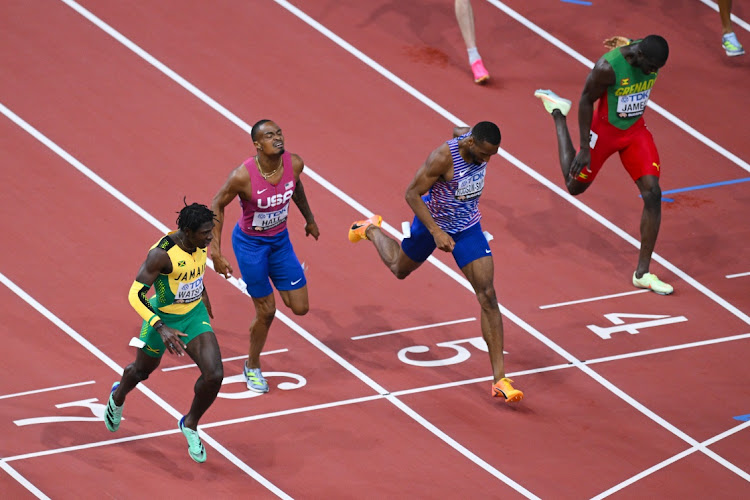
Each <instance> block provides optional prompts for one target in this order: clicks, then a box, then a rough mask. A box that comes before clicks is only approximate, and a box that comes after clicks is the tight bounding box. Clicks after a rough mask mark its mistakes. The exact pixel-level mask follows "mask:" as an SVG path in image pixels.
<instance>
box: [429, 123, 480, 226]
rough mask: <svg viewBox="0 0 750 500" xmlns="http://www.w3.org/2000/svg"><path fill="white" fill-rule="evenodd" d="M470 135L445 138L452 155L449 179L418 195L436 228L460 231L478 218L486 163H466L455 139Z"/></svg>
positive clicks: (474, 222)
mask: <svg viewBox="0 0 750 500" xmlns="http://www.w3.org/2000/svg"><path fill="white" fill-rule="evenodd" d="M470 134H471V132H468V133H466V134H464V135H462V136H461V137H457V138H455V139H451V140H450V141H447V144H448V147H449V148H450V151H451V157H453V179H451V180H450V181H448V182H445V181H441V180H439V181H437V182H436V183H435V184H433V186H432V187H431V188H430V191H429V192H428V193H427V194H425V195H424V196H423V197H422V199H423V200H424V202H425V204H426V205H427V208H428V209H429V211H430V215H432V218H433V219H435V222H436V223H437V225H438V227H439V228H440V229H442V230H443V231H445V232H446V233H450V234H454V233H457V232H459V231H464V230H466V229H468V228H470V227H471V226H473V225H474V224H476V223H477V222H479V219H481V218H482V215H481V214H480V213H479V196H480V195H481V194H482V190H483V189H484V176H485V173H486V172H487V162H484V163H482V164H481V165H478V164H476V163H466V162H465V161H464V159H463V158H462V157H461V154H460V153H459V152H458V141H459V140H461V139H463V138H465V137H468V136H469V135H470Z"/></svg>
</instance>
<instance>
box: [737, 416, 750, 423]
mask: <svg viewBox="0 0 750 500" xmlns="http://www.w3.org/2000/svg"><path fill="white" fill-rule="evenodd" d="M734 419H735V420H739V421H740V422H747V421H748V420H750V415H739V416H737V417H734Z"/></svg>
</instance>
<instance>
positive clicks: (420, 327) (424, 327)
mask: <svg viewBox="0 0 750 500" xmlns="http://www.w3.org/2000/svg"><path fill="white" fill-rule="evenodd" d="M476 320H477V318H464V319H457V320H454V321H444V322H442V323H432V324H429V325H421V326H411V327H409V328H401V329H398V330H389V331H387V332H378V333H368V334H367V335H358V336H356V337H352V340H362V339H370V338H373V337H382V336H383V335H392V334H394V333H403V332H413V331H415V330H426V329H428V328H437V327H439V326H448V325H456V324H459V323H466V322H468V321H476Z"/></svg>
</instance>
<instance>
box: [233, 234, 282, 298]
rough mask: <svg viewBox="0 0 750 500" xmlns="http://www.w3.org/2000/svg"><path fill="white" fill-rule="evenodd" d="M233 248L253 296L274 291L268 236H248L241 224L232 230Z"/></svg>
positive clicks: (263, 295)
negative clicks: (269, 277)
mask: <svg viewBox="0 0 750 500" xmlns="http://www.w3.org/2000/svg"><path fill="white" fill-rule="evenodd" d="M232 248H233V250H234V256H235V258H236V259H237V265H238V266H239V268H240V274H241V275H242V281H243V282H245V284H246V285H247V293H248V294H249V295H250V296H251V297H265V296H266V295H268V294H270V293H273V289H272V288H271V282H270V281H269V280H268V256H269V254H270V247H269V245H268V241H267V239H266V238H264V237H261V236H248V235H246V234H244V233H242V230H241V229H240V228H239V226H235V228H234V231H233V232H232Z"/></svg>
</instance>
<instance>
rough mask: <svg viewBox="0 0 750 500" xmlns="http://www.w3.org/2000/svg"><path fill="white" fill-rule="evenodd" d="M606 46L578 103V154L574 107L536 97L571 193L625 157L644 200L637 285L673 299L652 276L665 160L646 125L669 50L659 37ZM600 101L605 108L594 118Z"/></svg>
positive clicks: (542, 93) (551, 96)
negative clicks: (571, 117)
mask: <svg viewBox="0 0 750 500" xmlns="http://www.w3.org/2000/svg"><path fill="white" fill-rule="evenodd" d="M604 45H605V46H607V47H608V48H611V49H612V50H610V51H609V52H607V53H606V54H604V55H603V56H602V57H601V59H599V61H597V63H596V65H595V66H594V69H593V70H591V73H589V76H588V78H586V83H585V85H584V87H583V93H582V94H581V100H580V102H579V104H578V128H579V131H580V137H581V147H580V149H579V150H578V153H576V150H575V148H574V147H573V142H572V141H571V139H570V133H569V132H568V125H567V122H566V120H565V116H566V115H567V114H568V112H569V111H570V105H571V102H570V101H569V100H568V99H563V98H562V97H560V96H558V95H557V94H555V93H554V92H552V91H551V90H537V91H536V92H535V93H534V95H535V96H536V97H538V98H540V99H541V100H542V102H543V103H544V107H545V109H546V110H547V111H548V112H549V113H550V114H551V115H552V118H553V119H554V120H555V131H556V132H557V145H558V155H559V157H560V166H561V167H562V173H563V177H564V178H565V186H566V187H567V188H568V192H570V194H572V195H574V196H575V195H578V194H581V193H583V192H584V191H586V189H587V188H588V187H589V186H590V185H591V183H592V182H593V181H594V178H595V177H596V174H597V173H598V172H599V169H601V168H602V165H603V164H604V161H605V160H606V159H607V158H609V157H610V156H612V155H613V154H614V153H615V152H617V153H619V154H620V160H621V161H622V164H623V166H624V167H625V170H627V171H628V174H630V177H631V178H632V179H633V181H634V182H635V184H636V186H638V189H639V190H640V192H641V197H642V198H643V212H642V214H641V249H640V253H639V254H638V266H637V267H636V269H635V272H634V273H633V285H634V286H636V287H638V288H647V289H650V290H652V291H654V292H656V293H658V294H660V295H669V294H670V293H672V292H673V291H674V289H673V288H672V286H671V285H668V284H667V283H664V282H663V281H661V280H660V279H659V278H657V277H656V275H655V274H651V273H650V272H649V266H650V264H651V254H652V253H653V251H654V246H655V245H656V236H657V235H658V234H659V225H660V224H661V188H660V187H659V176H660V175H661V168H660V167H661V161H660V160H659V153H658V152H657V151H656V146H655V145H654V138H653V137H652V136H651V132H649V131H648V129H647V128H646V124H645V122H644V121H643V113H644V112H645V111H646V104H647V103H648V99H649V97H650V95H651V87H653V85H654V82H655V81H656V74H657V72H658V71H659V69H660V68H662V67H663V66H664V65H665V64H666V63H667V57H668V56H669V46H668V45H667V41H666V40H664V38H662V37H660V36H659V35H649V36H647V37H646V38H644V39H643V40H636V41H631V40H629V39H627V38H625V37H613V38H610V39H608V40H605V41H604ZM596 101H599V105H598V106H597V109H596V114H594V103H595V102H596Z"/></svg>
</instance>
